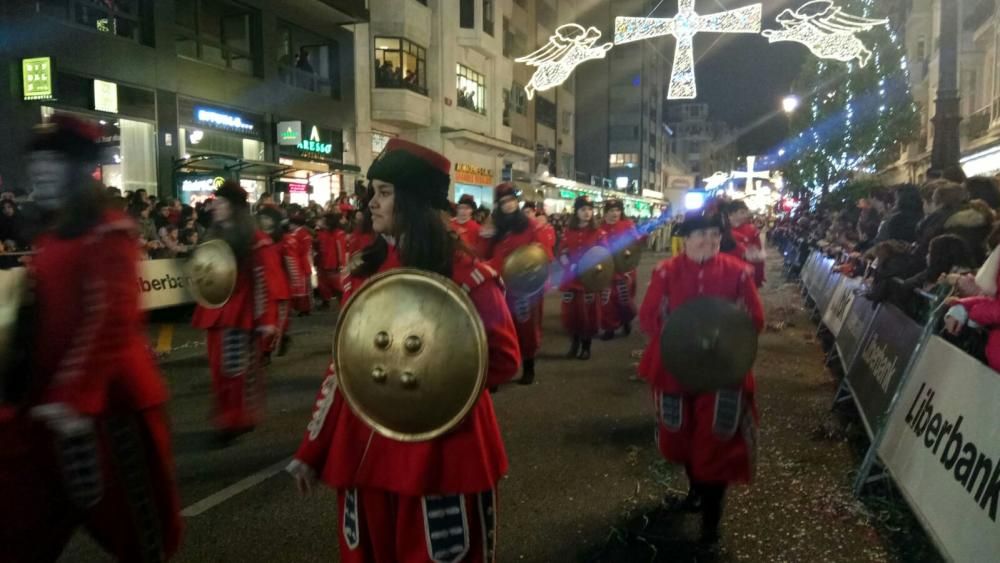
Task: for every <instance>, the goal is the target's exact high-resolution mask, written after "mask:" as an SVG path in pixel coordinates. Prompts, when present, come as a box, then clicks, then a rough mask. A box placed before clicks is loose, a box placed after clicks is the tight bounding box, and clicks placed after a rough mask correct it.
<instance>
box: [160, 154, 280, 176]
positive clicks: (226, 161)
mask: <svg viewBox="0 0 1000 563" xmlns="http://www.w3.org/2000/svg"><path fill="white" fill-rule="evenodd" d="M174 170H177V171H180V170H187V171H194V172H235V173H237V174H240V175H243V176H263V177H269V178H274V177H277V176H282V175H284V174H286V173H288V171H290V170H293V168H292V167H291V166H287V165H284V164H276V163H274V162H263V161H260V160H244V159H242V158H236V157H234V156H229V155H225V154H198V155H194V156H191V157H188V158H182V159H179V160H175V161H174Z"/></svg>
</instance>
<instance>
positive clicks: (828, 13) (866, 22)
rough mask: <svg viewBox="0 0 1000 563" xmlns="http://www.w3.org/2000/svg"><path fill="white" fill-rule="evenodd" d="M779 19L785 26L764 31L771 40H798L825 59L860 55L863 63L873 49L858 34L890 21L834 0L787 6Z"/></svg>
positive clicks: (849, 57) (845, 59) (816, 0)
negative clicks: (862, 14) (854, 10)
mask: <svg viewBox="0 0 1000 563" xmlns="http://www.w3.org/2000/svg"><path fill="white" fill-rule="evenodd" d="M777 21H778V23H779V24H781V27H782V29H776V30H775V29H766V30H764V32H763V34H762V35H763V36H764V37H767V40H768V42H770V43H776V42H778V41H795V42H797V43H801V44H803V45H805V46H806V47H808V48H809V50H810V51H812V53H813V54H814V55H816V56H817V57H819V58H821V59H833V60H837V61H841V62H849V61H851V60H853V59H857V61H858V64H859V65H861V66H862V67H864V66H865V65H867V64H868V60H869V59H871V56H872V52H871V50H870V49H868V48H867V47H865V45H864V43H862V42H861V40H860V39H858V38H857V37H856V36H855V34H856V33H860V32H862V31H867V30H869V29H872V28H873V27H877V26H880V25H886V24H888V23H889V20H888V19H877V20H876V19H870V18H863V17H860V16H853V15H851V14H846V13H844V11H843V10H841V9H840V8H839V7H837V6H834V5H833V2H831V1H830V0H813V1H812V2H807V3H806V4H803V5H802V6H801V7H800V8H799V9H798V10H795V11H794V12H793V11H791V10H790V9H785V10H783V11H782V12H781V13H780V14H778V18H777Z"/></svg>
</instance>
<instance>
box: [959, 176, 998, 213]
mask: <svg viewBox="0 0 1000 563" xmlns="http://www.w3.org/2000/svg"><path fill="white" fill-rule="evenodd" d="M965 189H966V190H967V191H968V192H969V199H971V200H977V199H981V200H983V202H984V203H986V205H988V206H990V209H992V210H993V211H1000V187H998V186H997V181H996V180H995V179H993V178H990V177H988V176H973V177H971V178H969V179H968V180H966V181H965Z"/></svg>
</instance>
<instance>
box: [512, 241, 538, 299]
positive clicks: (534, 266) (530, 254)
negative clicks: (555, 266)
mask: <svg viewBox="0 0 1000 563" xmlns="http://www.w3.org/2000/svg"><path fill="white" fill-rule="evenodd" d="M501 276H503V281H504V284H506V286H507V290H508V291H510V292H511V293H512V294H514V295H518V296H529V295H534V294H536V293H538V292H539V291H541V290H542V289H543V288H544V287H545V282H546V281H548V279H549V256H548V254H546V252H545V249H544V248H542V245H540V244H538V243H537V242H533V243H531V244H526V245H524V246H522V247H520V248H518V249H517V250H515V251H514V252H511V253H510V254H508V255H507V258H506V259H505V260H504V261H503V271H502V272H501Z"/></svg>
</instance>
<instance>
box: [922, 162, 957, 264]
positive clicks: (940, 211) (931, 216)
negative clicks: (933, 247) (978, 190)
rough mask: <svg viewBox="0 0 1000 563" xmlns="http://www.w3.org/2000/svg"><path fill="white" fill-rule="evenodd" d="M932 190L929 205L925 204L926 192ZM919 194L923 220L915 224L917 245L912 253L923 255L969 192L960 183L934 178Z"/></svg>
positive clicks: (943, 229)
mask: <svg viewBox="0 0 1000 563" xmlns="http://www.w3.org/2000/svg"><path fill="white" fill-rule="evenodd" d="M929 190H933V191H932V195H931V197H930V204H929V207H928V205H927V203H926V202H927V197H926V195H927V193H928V191H929ZM921 196H922V197H924V201H925V205H924V214H925V217H924V219H923V221H921V222H920V224H919V225H917V240H916V243H917V246H916V248H915V250H914V254H915V255H917V256H925V255H926V254H927V248H928V246H929V245H930V243H931V240H932V239H933V238H934V237H936V236H938V235H942V234H944V232H945V223H946V222H947V221H948V219H949V218H950V217H951V216H952V215H954V214H955V213H956V212H958V211H959V210H960V209H962V205H963V204H964V203H965V202H966V201H968V199H969V192H967V191H965V188H963V187H962V185H961V184H956V183H954V182H949V181H947V180H934V181H931V182H928V183H927V185H926V186H924V188H922V189H921Z"/></svg>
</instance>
